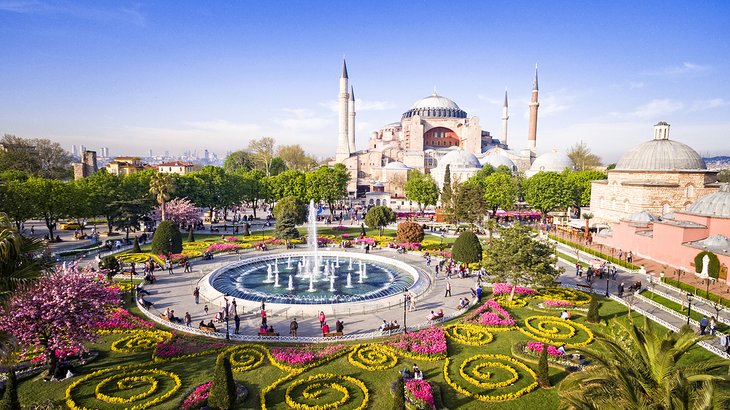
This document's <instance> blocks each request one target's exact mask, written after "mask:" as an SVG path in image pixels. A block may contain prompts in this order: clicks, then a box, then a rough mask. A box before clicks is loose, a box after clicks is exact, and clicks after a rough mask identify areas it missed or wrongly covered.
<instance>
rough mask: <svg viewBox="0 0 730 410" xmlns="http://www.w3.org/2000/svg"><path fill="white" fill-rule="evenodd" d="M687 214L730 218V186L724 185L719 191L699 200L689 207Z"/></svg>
mask: <svg viewBox="0 0 730 410" xmlns="http://www.w3.org/2000/svg"><path fill="white" fill-rule="evenodd" d="M687 213H689V214H695V215H701V216H714V217H719V218H730V184H722V185H720V190H719V191H717V192H715V193H712V194H709V195H705V196H703V197H702V198H700V199H698V200H697V202H695V203H694V204H692V205H690V206H689V207H687Z"/></svg>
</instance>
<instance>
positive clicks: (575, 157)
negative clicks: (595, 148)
mask: <svg viewBox="0 0 730 410" xmlns="http://www.w3.org/2000/svg"><path fill="white" fill-rule="evenodd" d="M568 158H570V160H571V161H573V165H575V169H576V170H578V171H584V170H587V169H593V168H595V167H599V166H601V158H600V157H599V156H598V155H596V154H593V153H592V152H591V149H590V148H588V144H586V143H585V142H583V141H581V142H579V143H577V144H575V145H574V146H573V147H571V148H570V149H569V150H568Z"/></svg>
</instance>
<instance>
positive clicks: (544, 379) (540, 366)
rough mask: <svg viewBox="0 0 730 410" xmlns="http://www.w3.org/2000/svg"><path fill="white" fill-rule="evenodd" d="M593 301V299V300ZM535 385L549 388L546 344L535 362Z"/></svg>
mask: <svg viewBox="0 0 730 410" xmlns="http://www.w3.org/2000/svg"><path fill="white" fill-rule="evenodd" d="M594 299H595V298H594ZM537 383H538V384H539V385H540V387H542V388H545V387H550V369H549V368H548V344H547V343H543V344H542V351H541V352H540V360H539V361H538V362H537Z"/></svg>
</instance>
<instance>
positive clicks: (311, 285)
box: [307, 275, 317, 292]
mask: <svg viewBox="0 0 730 410" xmlns="http://www.w3.org/2000/svg"><path fill="white" fill-rule="evenodd" d="M316 291H317V289H315V288H314V275H309V289H307V292H316Z"/></svg>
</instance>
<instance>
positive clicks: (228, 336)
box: [223, 294, 231, 340]
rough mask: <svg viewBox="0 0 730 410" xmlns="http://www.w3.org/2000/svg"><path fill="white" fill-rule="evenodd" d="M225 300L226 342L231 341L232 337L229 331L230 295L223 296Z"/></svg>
mask: <svg viewBox="0 0 730 410" xmlns="http://www.w3.org/2000/svg"><path fill="white" fill-rule="evenodd" d="M223 300H225V301H226V340H231V335H230V332H229V330H228V294H226V295H225V296H223Z"/></svg>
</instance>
